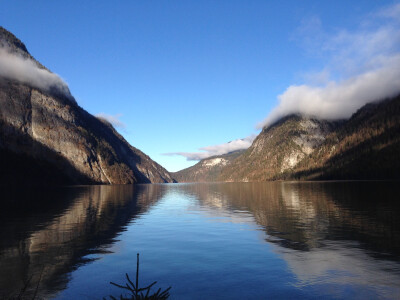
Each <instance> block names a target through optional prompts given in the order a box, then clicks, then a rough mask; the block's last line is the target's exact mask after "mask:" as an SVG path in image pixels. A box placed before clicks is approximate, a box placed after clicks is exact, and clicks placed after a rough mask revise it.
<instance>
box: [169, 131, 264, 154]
mask: <svg viewBox="0 0 400 300" xmlns="http://www.w3.org/2000/svg"><path fill="white" fill-rule="evenodd" d="M255 138H256V135H255V134H252V135H250V136H248V137H246V138H244V139H237V140H233V141H231V142H228V143H225V144H219V145H213V146H207V147H202V148H200V149H199V150H203V151H204V152H174V153H165V154H164V155H170V156H171V155H180V156H183V157H186V159H187V160H202V159H205V158H208V157H211V156H215V155H223V154H226V153H230V152H233V151H237V150H243V149H247V148H249V147H250V146H251V144H252V143H253V140H254V139H255Z"/></svg>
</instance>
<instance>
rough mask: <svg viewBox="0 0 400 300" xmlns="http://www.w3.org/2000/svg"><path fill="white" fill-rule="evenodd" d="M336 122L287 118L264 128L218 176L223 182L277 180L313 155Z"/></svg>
mask: <svg viewBox="0 0 400 300" xmlns="http://www.w3.org/2000/svg"><path fill="white" fill-rule="evenodd" d="M336 126H338V123H337V122H328V121H321V120H317V119H312V118H305V117H301V116H298V115H290V116H287V117H285V118H283V119H281V120H279V121H278V122H276V123H275V124H273V125H271V126H269V127H267V128H264V129H263V130H262V131H261V133H260V134H259V135H258V136H257V138H256V139H255V140H254V142H253V144H252V145H251V146H250V148H249V149H247V150H246V151H245V152H244V153H243V154H242V155H241V156H239V157H238V158H237V159H236V160H235V161H233V162H232V164H230V165H229V166H228V167H226V168H224V169H223V170H222V172H221V174H220V175H219V176H218V178H219V179H222V180H223V181H263V180H274V179H277V177H278V176H280V174H282V173H288V172H291V170H292V169H293V168H294V167H295V166H296V165H297V164H298V163H299V162H300V161H301V160H302V159H304V158H305V157H306V156H307V155H309V154H310V153H312V152H313V151H314V150H315V149H316V148H317V147H318V146H319V145H321V143H323V141H324V140H325V138H326V136H327V135H328V134H329V133H330V132H332V130H334V129H335V128H336Z"/></svg>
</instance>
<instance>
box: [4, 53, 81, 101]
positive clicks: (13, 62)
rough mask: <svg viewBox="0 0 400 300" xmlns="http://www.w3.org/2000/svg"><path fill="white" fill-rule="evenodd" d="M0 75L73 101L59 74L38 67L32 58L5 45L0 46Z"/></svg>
mask: <svg viewBox="0 0 400 300" xmlns="http://www.w3.org/2000/svg"><path fill="white" fill-rule="evenodd" d="M0 76H2V77H5V78H7V79H10V80H16V81H19V82H21V83H25V84H28V85H29V86H31V87H34V88H37V89H40V90H42V91H45V92H53V93H54V92H56V93H57V94H61V95H63V96H65V97H66V98H68V99H70V100H71V101H74V102H75V100H74V98H73V97H72V95H71V93H70V91H69V88H68V85H67V84H66V83H65V82H64V80H62V79H61V78H60V76H58V75H57V74H54V73H51V72H50V71H48V70H47V69H44V68H39V67H38V64H37V63H36V62H35V61H33V60H32V59H29V58H24V57H22V56H20V55H18V54H15V53H13V52H10V50H9V49H8V48H7V47H1V48H0Z"/></svg>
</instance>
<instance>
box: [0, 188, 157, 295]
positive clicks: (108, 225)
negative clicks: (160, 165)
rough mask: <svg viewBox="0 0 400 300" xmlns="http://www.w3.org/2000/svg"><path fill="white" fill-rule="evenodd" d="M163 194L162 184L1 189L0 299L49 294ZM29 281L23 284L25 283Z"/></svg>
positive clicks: (101, 251) (64, 284) (103, 250)
mask: <svg viewBox="0 0 400 300" xmlns="http://www.w3.org/2000/svg"><path fill="white" fill-rule="evenodd" d="M164 193H165V188H164V187H163V186H162V185H146V186H140V185H139V186H92V187H75V188H72V187H70V188H60V189H52V190H46V191H43V190H28V191H12V192H10V191H7V194H5V193H4V194H5V197H4V198H5V199H4V202H3V203H4V204H3V209H1V210H0V211H1V213H0V220H1V223H0V225H1V227H0V228H1V231H0V266H1V268H0V291H1V293H0V298H1V297H5V298H7V297H11V296H18V295H19V293H20V292H21V290H22V289H23V287H24V286H25V285H27V286H28V288H27V290H26V291H25V292H24V296H26V297H31V296H32V295H33V294H34V293H35V289H36V286H37V283H38V282H39V281H40V285H39V291H38V295H39V296H40V297H50V296H51V295H52V294H54V293H56V292H57V291H59V290H62V289H64V288H65V287H66V285H67V283H68V274H69V272H71V271H73V270H74V269H76V268H78V267H79V266H80V265H82V264H85V263H87V262H90V261H91V260H93V259H95V257H96V254H99V253H104V252H107V251H108V250H107V249H108V248H109V246H110V245H112V244H113V243H114V242H115V241H116V238H117V235H118V233H120V232H121V231H124V230H125V227H126V226H127V225H128V223H130V222H132V221H133V220H134V219H135V218H136V217H137V216H138V215H139V214H142V213H144V212H145V211H146V210H147V209H148V208H149V207H150V206H151V205H153V204H154V203H156V202H157V201H158V200H159V199H160V198H162V196H163V195H164ZM28 282H29V284H27V283H28Z"/></svg>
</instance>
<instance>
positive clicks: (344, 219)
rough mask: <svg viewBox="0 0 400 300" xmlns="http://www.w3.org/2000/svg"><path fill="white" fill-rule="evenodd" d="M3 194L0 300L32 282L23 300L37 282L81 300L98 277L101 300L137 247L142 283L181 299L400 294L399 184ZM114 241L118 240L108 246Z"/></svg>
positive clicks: (48, 292)
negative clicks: (167, 289)
mask: <svg viewBox="0 0 400 300" xmlns="http://www.w3.org/2000/svg"><path fill="white" fill-rule="evenodd" d="M2 194H3V196H4V198H6V199H5V200H4V201H3V202H2V203H3V205H2V208H1V209H0V266H1V268H0V291H1V292H0V298H2V297H5V298H7V297H9V296H17V295H18V294H19V292H20V291H21V289H22V287H23V286H24V284H25V283H26V282H27V281H28V280H30V279H31V281H30V282H31V284H30V285H29V288H28V290H27V293H26V294H25V295H26V296H28V297H29V296H32V295H33V294H34V291H35V288H36V284H37V282H39V278H40V277H41V279H40V285H39V296H40V297H44V298H50V297H52V296H57V297H60V298H63V297H64V299H70V298H76V297H77V295H78V296H79V295H81V294H78V293H79V292H80V291H81V290H82V289H85V288H86V286H87V285H88V280H85V277H84V276H85V275H86V274H89V276H90V274H92V275H93V273H90V272H97V273H102V272H103V273H104V275H103V274H101V276H93V277H96V279H97V278H99V279H100V280H101V282H99V283H98V282H97V281H96V280H92V281H91V283H90V284H91V285H90V287H91V289H92V290H93V289H97V291H96V292H97V294H96V297H98V298H101V297H103V296H106V295H107V294H108V290H107V288H104V285H107V282H109V281H116V282H120V281H121V279H120V278H119V277H116V276H119V275H121V276H123V273H124V272H125V271H126V272H130V269H129V268H128V267H127V266H134V263H131V259H132V251H133V249H134V250H135V251H136V250H137V251H139V252H141V253H143V257H145V258H146V261H144V263H145V265H146V268H143V270H146V272H147V273H143V274H141V275H142V278H143V280H146V281H145V282H147V281H150V280H153V279H156V280H159V282H163V283H164V284H165V285H166V286H170V285H171V286H172V287H173V290H172V295H173V297H174V298H176V299H178V298H180V297H181V298H182V299H188V298H190V299H193V298H197V299H206V298H218V297H219V298H232V299H234V298H235V299H240V298H248V297H249V294H248V293H249V290H250V292H251V293H252V295H253V296H254V297H253V298H255V299H258V298H263V296H266V295H270V296H271V297H272V298H273V297H274V296H275V297H285V298H316V297H320V296H321V297H325V298H335V297H339V298H371V297H375V298H376V297H386V298H396V297H397V298H399V297H400V286H399V282H400V267H399V260H400V227H399V226H398V221H397V216H398V215H399V213H400V204H399V203H398V201H397V197H398V196H397V194H398V192H397V183H387V182H386V183H385V182H368V183H367V182H364V183H363V182H329V183H323V182H314V183H299V182H273V183H240V184H235V183H224V184H217V183H216V184H175V185H143V186H93V187H74V188H59V189H50V190H45V191H44V190H29V191H14V193H11V192H10V191H7V194H6V191H3V193H2ZM7 199H8V200H7ZM160 200H161V201H160ZM150 208H151V209H150ZM139 218H140V222H136V221H137V220H139ZM117 239H121V240H122V239H123V242H122V243H118V244H116V247H115V248H112V247H111V245H113V244H115V243H116V241H117ZM121 244H122V246H121ZM118 245H119V246H121V247H119V248H118ZM124 245H125V246H124ZM117 248H118V249H119V250H118V251H116V253H114V254H113V255H109V256H107V255H102V254H104V253H108V252H109V251H110V249H117ZM99 257H102V258H104V259H103V260H101V261H96V259H98V258H99ZM107 259H108V262H105V261H107ZM88 262H93V263H92V264H89V265H86V266H85V267H86V268H81V269H80V270H82V269H86V271H85V272H83V273H80V275H79V271H77V272H73V271H74V270H76V269H78V268H79V267H80V266H83V265H85V264H87V263H88ZM90 266H93V269H90ZM121 266H122V267H123V268H124V269H121ZM271 270H272V271H271ZM86 272H87V273H86ZM77 273H78V275H77ZM120 273H121V274H120ZM71 274H73V275H74V276H71ZM96 275H97V274H96ZM146 276H147V277H146ZM102 285H103V286H102ZM243 285H245V286H248V287H251V288H248V289H247V290H243V288H242V286H243ZM207 287H208V290H207ZM63 289H66V290H65V291H64V293H58V292H59V291H61V290H63ZM57 293H58V294H57Z"/></svg>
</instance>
